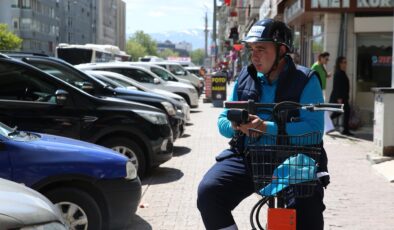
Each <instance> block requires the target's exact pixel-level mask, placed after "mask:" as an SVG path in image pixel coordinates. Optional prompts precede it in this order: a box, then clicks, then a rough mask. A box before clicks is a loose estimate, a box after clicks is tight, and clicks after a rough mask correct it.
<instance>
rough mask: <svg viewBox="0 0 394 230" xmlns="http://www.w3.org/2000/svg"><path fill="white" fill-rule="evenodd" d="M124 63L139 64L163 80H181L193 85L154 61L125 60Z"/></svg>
mask: <svg viewBox="0 0 394 230" xmlns="http://www.w3.org/2000/svg"><path fill="white" fill-rule="evenodd" d="M126 63H129V64H130V65H133V66H141V67H144V68H146V69H149V70H150V71H152V72H153V73H155V74H156V75H157V76H159V77H160V78H161V79H163V80H164V81H175V82H182V83H186V84H189V85H193V84H192V83H191V82H190V81H189V80H187V79H184V78H180V77H177V76H175V75H174V74H173V73H171V72H170V71H169V70H167V69H165V68H164V67H162V66H159V65H156V64H155V63H152V62H126Z"/></svg>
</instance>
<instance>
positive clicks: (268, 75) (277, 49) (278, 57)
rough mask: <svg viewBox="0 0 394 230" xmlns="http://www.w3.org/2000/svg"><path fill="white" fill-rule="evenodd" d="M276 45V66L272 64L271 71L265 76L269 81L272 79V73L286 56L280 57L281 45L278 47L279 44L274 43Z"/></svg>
mask: <svg viewBox="0 0 394 230" xmlns="http://www.w3.org/2000/svg"><path fill="white" fill-rule="evenodd" d="M274 44H275V51H276V54H275V61H274V64H272V66H271V69H270V70H269V71H268V73H266V74H265V76H266V77H267V79H269V78H270V75H271V73H272V71H274V70H276V69H277V68H278V65H279V61H280V60H281V59H282V58H283V57H284V56H285V55H283V56H282V55H280V45H278V43H276V42H275V43H274Z"/></svg>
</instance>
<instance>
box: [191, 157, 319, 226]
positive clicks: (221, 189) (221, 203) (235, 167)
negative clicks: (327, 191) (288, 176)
mask: <svg viewBox="0 0 394 230" xmlns="http://www.w3.org/2000/svg"><path fill="white" fill-rule="evenodd" d="M229 151H230V150H225V151H223V152H222V153H221V155H225V154H229ZM253 192H254V185H253V181H252V178H251V176H250V175H249V173H248V172H247V170H246V168H245V165H244V162H243V159H242V158H239V157H232V158H228V159H225V160H223V161H219V162H216V164H215V165H213V166H212V168H211V169H209V171H208V172H207V173H206V174H205V176H204V178H203V179H202V181H201V182H200V185H199V187H198V198H197V207H198V209H199V210H200V213H201V217H202V220H203V222H204V225H205V228H206V229H208V230H216V229H221V228H225V227H228V226H231V225H233V224H234V223H235V222H234V219H233V216H232V214H231V211H232V210H233V209H234V208H235V207H237V205H238V204H239V203H241V201H242V200H243V199H245V198H246V197H248V196H249V195H251V194H252V193H253ZM323 196H324V191H323V188H322V187H321V186H316V191H315V193H314V195H313V196H311V197H308V198H302V199H301V198H300V199H298V198H297V199H296V205H295V206H296V210H297V211H296V212H297V230H322V229H323V228H324V220H323V211H324V209H325V205H324V203H323ZM250 209H251V210H252V207H250ZM245 218H249V215H248V216H245Z"/></svg>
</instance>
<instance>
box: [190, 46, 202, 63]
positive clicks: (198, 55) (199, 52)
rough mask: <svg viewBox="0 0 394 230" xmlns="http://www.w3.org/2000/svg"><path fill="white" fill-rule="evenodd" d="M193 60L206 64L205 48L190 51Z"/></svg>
mask: <svg viewBox="0 0 394 230" xmlns="http://www.w3.org/2000/svg"><path fill="white" fill-rule="evenodd" d="M190 56H191V59H192V62H193V63H194V64H196V65H203V64H204V57H205V51H204V50H203V49H196V50H193V51H192V52H191V53H190Z"/></svg>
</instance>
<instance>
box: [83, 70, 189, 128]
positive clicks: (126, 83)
mask: <svg viewBox="0 0 394 230" xmlns="http://www.w3.org/2000/svg"><path fill="white" fill-rule="evenodd" d="M85 72H86V73H88V74H90V75H92V76H93V77H95V78H96V79H98V80H100V81H102V82H104V83H105V84H108V85H111V86H112V88H115V89H116V88H126V89H130V90H139V91H143V92H148V93H155V94H159V95H161V96H163V97H167V98H172V99H174V100H177V101H178V102H179V104H177V107H176V108H177V113H179V116H180V115H181V114H182V115H183V120H184V122H185V123H186V122H187V121H190V106H189V105H188V104H187V103H186V101H185V99H183V97H181V96H179V95H177V94H175V93H171V92H169V91H166V90H162V89H149V88H147V87H145V86H143V85H141V84H140V83H139V82H138V81H135V80H133V79H131V78H128V77H126V76H123V75H122V74H119V73H115V72H110V71H100V70H86V71H85Z"/></svg>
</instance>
